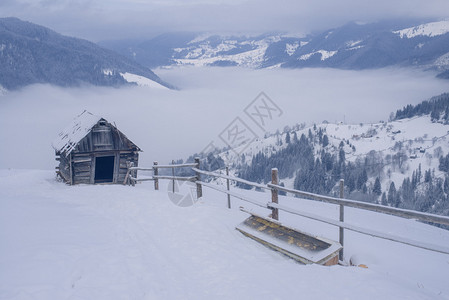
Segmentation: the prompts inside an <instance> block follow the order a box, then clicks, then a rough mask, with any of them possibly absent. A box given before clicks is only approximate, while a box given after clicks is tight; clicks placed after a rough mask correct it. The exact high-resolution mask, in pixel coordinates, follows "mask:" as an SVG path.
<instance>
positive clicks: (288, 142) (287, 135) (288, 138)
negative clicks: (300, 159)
mask: <svg viewBox="0 0 449 300" xmlns="http://www.w3.org/2000/svg"><path fill="white" fill-rule="evenodd" d="M285 143H286V144H290V133H288V132H287V134H286V135H285Z"/></svg>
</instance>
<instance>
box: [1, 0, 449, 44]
mask: <svg viewBox="0 0 449 300" xmlns="http://www.w3.org/2000/svg"><path fill="white" fill-rule="evenodd" d="M448 11H449V1H447V0H429V1H420V0H396V1H386V0H379V1H357V0H342V1H332V0H324V1H312V0H300V1H297V0H280V1H267V0H262V1H256V0H221V1H214V0H186V1H178V0H173V1H160V0H152V1H148V0H147V1H145V0H132V1H130V0H111V1H100V0H77V1H74V0H58V1H55V0H3V1H1V3H0V16H1V17H6V16H15V17H19V18H22V19H24V20H28V21H31V22H36V23H38V24H42V25H45V26H48V27H51V28H52V29H54V30H56V31H59V32H61V33H63V34H68V35H72V36H76V37H81V38H86V39H89V40H92V41H99V40H105V39H117V38H148V37H151V36H154V35H156V34H159V33H161V32H168V31H202V32H204V31H206V32H232V33H261V32H273V31H283V32H290V33H299V34H305V33H309V32H311V31H315V30H325V29H328V28H331V27H335V26H340V25H342V24H344V23H346V22H349V21H362V22H373V21H377V20H381V19H387V18H396V19H397V18H444V17H448Z"/></svg>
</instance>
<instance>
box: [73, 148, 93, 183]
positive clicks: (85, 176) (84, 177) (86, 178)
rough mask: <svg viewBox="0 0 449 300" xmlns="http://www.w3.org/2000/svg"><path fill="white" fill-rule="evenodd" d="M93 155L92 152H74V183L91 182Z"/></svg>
mask: <svg viewBox="0 0 449 300" xmlns="http://www.w3.org/2000/svg"><path fill="white" fill-rule="evenodd" d="M92 164H93V162H92V155H91V154H90V153H84V154H73V158H72V169H73V184H79V183H85V184H89V183H91V173H92V172H91V171H92Z"/></svg>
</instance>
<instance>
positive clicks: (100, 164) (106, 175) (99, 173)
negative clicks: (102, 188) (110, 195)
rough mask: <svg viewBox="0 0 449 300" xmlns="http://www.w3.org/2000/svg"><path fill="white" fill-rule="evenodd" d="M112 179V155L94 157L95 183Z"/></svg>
mask: <svg viewBox="0 0 449 300" xmlns="http://www.w3.org/2000/svg"><path fill="white" fill-rule="evenodd" d="M113 179H114V156H100V157H96V158H95V183H104V182H112V181H113Z"/></svg>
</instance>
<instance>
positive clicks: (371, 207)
mask: <svg viewBox="0 0 449 300" xmlns="http://www.w3.org/2000/svg"><path fill="white" fill-rule="evenodd" d="M183 167H190V168H192V170H193V171H194V172H195V176H190V177H183V176H174V175H173V176H159V175H158V169H159V168H171V169H173V170H174V169H175V168H183ZM129 169H130V171H132V170H147V171H150V170H151V171H153V177H152V178H151V179H136V178H132V177H130V176H128V174H127V177H130V179H131V181H144V180H154V182H155V189H156V190H157V189H159V185H158V179H170V180H173V181H174V180H188V181H193V182H195V183H196V187H197V197H198V198H200V197H202V186H205V187H208V188H211V189H214V190H217V191H219V192H222V193H224V194H227V199H228V208H231V200H230V196H233V197H235V198H238V199H240V200H243V201H246V202H249V203H252V204H254V205H257V206H260V207H264V208H267V209H270V210H271V211H272V214H271V218H272V219H274V220H279V210H282V211H285V212H288V213H291V214H294V215H298V216H301V217H305V218H309V219H313V220H316V221H320V222H323V223H327V224H330V225H333V226H337V227H339V229H340V231H339V242H340V244H341V245H342V246H343V243H344V229H347V230H351V231H355V232H358V233H361V234H365V235H370V236H373V237H377V238H381V239H386V240H390V241H394V242H398V243H402V244H406V245H409V246H413V247H417V248H422V249H425V250H430V251H435V252H440V253H444V254H449V248H447V247H443V246H439V245H434V244H428V243H423V242H419V241H414V240H410V239H406V238H403V237H398V236H394V235H390V234H387V233H383V232H377V231H374V230H371V229H366V228H362V227H359V226H355V225H352V224H348V223H345V221H344V207H345V206H347V207H352V208H357V209H363V210H368V211H373V212H376V213H383V214H389V215H393V216H397V217H402V218H407V219H414V220H418V221H423V222H431V223H437V224H442V225H448V226H449V217H446V216H441V215H435V214H429V213H423V212H418V211H413V210H407V209H401V208H394V207H388V206H383V205H378V204H372V203H367V202H361V201H355V200H349V199H344V194H343V190H344V189H343V188H344V181H343V180H340V198H335V197H329V196H323V195H319V194H314V193H309V192H304V191H300V190H295V189H289V188H286V187H283V186H280V185H279V184H278V183H279V178H278V170H277V169H276V168H274V169H272V170H271V179H272V180H271V183H268V184H266V185H264V184H260V183H256V182H251V181H248V180H245V179H241V178H238V177H234V176H229V169H228V167H226V175H224V174H221V173H217V172H211V171H205V170H201V169H200V160H199V158H196V159H195V163H192V164H172V165H158V164H157V162H154V164H153V167H152V168H151V169H150V168H137V167H131V168H129ZM201 174H203V175H206V176H211V177H214V178H222V179H226V183H227V184H226V189H222V188H219V187H217V186H216V185H213V184H210V183H207V182H204V181H201V177H200V176H201ZM127 180H128V178H127V179H125V182H124V183H126V182H127ZM231 180H232V181H236V182H240V183H244V184H247V185H250V186H253V187H256V188H261V189H266V190H271V202H267V203H261V202H259V201H256V200H253V199H250V198H248V197H246V196H243V195H240V194H238V193H236V192H234V191H231V190H230V181H231ZM279 191H283V192H286V193H291V194H294V195H297V196H301V197H307V198H309V199H312V200H316V201H322V202H327V203H331V204H337V205H339V206H340V218H339V220H338V221H337V220H332V219H329V218H326V217H322V216H319V215H315V214H311V213H307V212H303V211H299V210H297V209H293V208H291V207H288V206H285V205H281V204H279V203H278V202H279V201H278V196H279ZM339 258H340V260H343V248H342V250H341V251H340V255H339Z"/></svg>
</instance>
